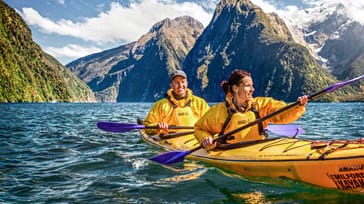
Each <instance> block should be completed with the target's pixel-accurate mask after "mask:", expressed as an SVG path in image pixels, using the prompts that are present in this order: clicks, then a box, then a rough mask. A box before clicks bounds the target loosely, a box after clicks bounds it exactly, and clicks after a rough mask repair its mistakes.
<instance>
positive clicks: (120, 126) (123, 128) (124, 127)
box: [96, 122, 145, 132]
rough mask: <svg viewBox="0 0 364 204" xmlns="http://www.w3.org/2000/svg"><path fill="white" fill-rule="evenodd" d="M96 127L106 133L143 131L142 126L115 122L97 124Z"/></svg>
mask: <svg viewBox="0 0 364 204" xmlns="http://www.w3.org/2000/svg"><path fill="white" fill-rule="evenodd" d="M96 125H97V127H98V128H100V129H102V130H105V131H108V132H128V131H130V130H133V129H143V128H144V127H145V126H144V125H137V124H131V123H116V122H98V123H97V124H96Z"/></svg>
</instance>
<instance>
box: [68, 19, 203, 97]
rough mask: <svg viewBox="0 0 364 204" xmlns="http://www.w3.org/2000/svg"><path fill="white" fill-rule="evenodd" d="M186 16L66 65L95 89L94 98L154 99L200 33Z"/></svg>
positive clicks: (158, 25) (163, 91)
mask: <svg viewBox="0 0 364 204" xmlns="http://www.w3.org/2000/svg"><path fill="white" fill-rule="evenodd" d="M202 31H203V25H202V24H201V23H200V22H198V21H197V20H195V19H193V18H192V17H189V16H183V17H178V18H175V19H172V20H171V19H168V18H167V19H165V20H163V21H161V22H158V23H156V24H155V25H154V26H153V27H152V28H151V29H150V30H149V32H148V33H147V34H145V35H143V36H142V37H141V38H139V39H138V41H136V42H132V43H129V44H126V45H122V46H120V47H117V48H114V49H111V50H107V51H104V52H101V53H96V54H93V55H90V56H86V57H83V58H80V59H78V60H76V61H73V62H71V63H69V64H67V65H66V66H67V67H68V68H69V69H70V70H71V71H72V72H74V73H76V74H77V76H78V77H80V78H81V79H82V80H84V81H85V82H86V83H87V84H88V85H89V86H90V87H91V89H92V90H93V91H94V92H95V94H96V97H97V99H98V101H102V102H116V101H117V102H122V101H124V102H125V101H129V102H130V101H155V100H156V99H158V98H160V97H161V96H163V95H164V93H165V92H166V91H167V89H168V88H169V77H168V75H169V74H170V73H171V72H172V71H173V70H175V69H181V67H182V65H181V63H182V61H183V60H184V58H185V56H186V55H187V53H188V52H189V50H190V49H191V48H192V46H193V44H194V43H195V41H196V39H197V37H198V36H199V35H200V34H201V33H202Z"/></svg>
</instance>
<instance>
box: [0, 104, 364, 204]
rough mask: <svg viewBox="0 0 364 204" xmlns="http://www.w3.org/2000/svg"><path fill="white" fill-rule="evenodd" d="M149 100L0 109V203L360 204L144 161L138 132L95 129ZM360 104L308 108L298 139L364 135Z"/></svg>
mask: <svg viewBox="0 0 364 204" xmlns="http://www.w3.org/2000/svg"><path fill="white" fill-rule="evenodd" d="M150 107H151V104H150V103H139V104H138V103H137V104H131V103H130V104H129V103H128V104H124V103H121V104H120V103H119V104H106V103H104V104H102V103H100V104H92V103H91V104H71V103H55V104H0V203H170V202H172V203H360V202H362V201H364V196H363V195H356V194H351V193H344V192H339V191H337V190H330V189H324V188H319V187H314V186H311V185H308V184H304V183H301V182H296V181H291V180H287V179H271V178H258V179H254V180H252V179H251V178H250V179H247V178H242V177H240V176H237V175H234V174H231V173H227V172H223V171H221V170H219V169H217V168H214V167H212V166H209V165H206V164H204V163H200V162H197V163H196V162H193V161H186V162H185V163H184V164H181V165H179V166H176V167H173V168H171V167H164V166H161V165H158V164H156V163H153V162H150V161H149V160H148V158H149V157H151V156H155V155H157V154H158V153H160V152H159V150H158V149H155V148H153V147H150V146H149V145H147V144H146V143H144V142H143V141H141V139H140V136H139V134H138V132H136V131H131V132H128V133H122V134H115V133H108V132H104V131H102V130H99V129H98V128H97V127H96V125H95V124H96V123H97V122H98V121H119V122H131V123H134V122H135V121H136V118H144V117H145V115H146V113H147V112H148V110H149V108H150ZM363 113H364V103H310V104H309V105H308V107H307V112H306V114H305V115H304V116H303V117H302V118H301V119H300V120H299V121H297V124H300V125H301V126H302V127H303V128H304V129H305V131H306V133H305V134H304V135H300V137H301V138H309V139H317V140H323V139H344V138H345V139H357V138H361V137H364V121H363Z"/></svg>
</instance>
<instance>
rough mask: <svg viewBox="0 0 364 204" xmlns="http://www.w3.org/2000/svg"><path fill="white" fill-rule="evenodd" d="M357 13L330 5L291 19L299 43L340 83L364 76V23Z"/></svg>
mask: <svg viewBox="0 0 364 204" xmlns="http://www.w3.org/2000/svg"><path fill="white" fill-rule="evenodd" d="M353 13H354V12H353V11H352V8H349V7H348V6H347V5H344V4H342V3H337V2H326V3H321V4H319V5H315V7H312V8H309V9H305V10H302V11H300V12H298V13H297V18H295V19H288V21H289V23H288V25H289V27H290V30H291V31H292V34H293V35H294V38H295V40H296V41H297V42H300V43H302V44H304V45H306V46H307V47H309V48H310V50H311V52H312V54H313V55H314V56H315V57H316V59H317V60H318V61H319V62H320V63H321V64H322V66H323V67H326V68H328V70H329V71H331V73H332V74H333V75H334V76H336V77H337V78H338V79H347V78H350V77H353V76H356V75H358V74H362V73H363V72H364V69H363V68H362V67H363V59H364V35H363V33H364V23H363V22H361V21H363V20H361V19H358V18H355V16H354V15H353Z"/></svg>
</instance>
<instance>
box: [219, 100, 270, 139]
mask: <svg viewBox="0 0 364 204" xmlns="http://www.w3.org/2000/svg"><path fill="white" fill-rule="evenodd" d="M225 106H226V109H227V111H228V117H227V119H226V120H225V122H224V125H223V127H222V129H221V131H220V133H219V135H223V134H224V133H225V132H230V131H232V130H235V129H237V128H239V127H242V126H244V125H246V124H248V123H250V122H252V121H255V120H257V119H259V118H260V114H259V111H258V110H257V109H256V108H255V107H254V105H253V104H252V105H251V107H250V108H249V110H248V111H247V112H245V113H241V112H239V111H237V110H236V109H234V108H232V107H231V106H230V104H229V103H228V101H225ZM266 137H267V133H266V132H265V131H264V129H263V124H262V122H261V121H259V122H258V124H257V125H253V126H251V127H248V128H245V129H243V130H241V131H239V132H237V133H235V134H234V135H229V136H227V137H225V138H224V139H223V140H222V142H221V143H222V144H233V143H237V142H242V141H250V140H259V139H264V138H266Z"/></svg>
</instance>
